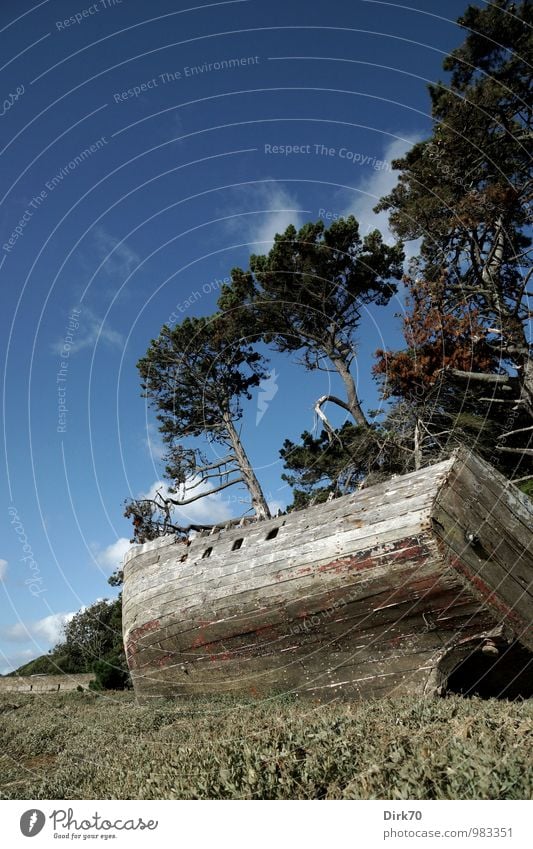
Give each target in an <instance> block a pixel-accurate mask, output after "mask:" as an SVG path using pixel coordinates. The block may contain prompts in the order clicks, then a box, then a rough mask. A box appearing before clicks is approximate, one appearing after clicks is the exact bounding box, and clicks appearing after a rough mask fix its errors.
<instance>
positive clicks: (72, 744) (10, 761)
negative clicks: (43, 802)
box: [0, 692, 533, 799]
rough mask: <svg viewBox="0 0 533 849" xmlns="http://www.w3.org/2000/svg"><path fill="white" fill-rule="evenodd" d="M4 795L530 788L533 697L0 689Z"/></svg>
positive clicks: (295, 794)
mask: <svg viewBox="0 0 533 849" xmlns="http://www.w3.org/2000/svg"><path fill="white" fill-rule="evenodd" d="M0 714H1V716H2V723H1V731H0V745H1V751H2V755H1V757H0V776H1V778H0V798H1V799H55V798H57V799H316V798H320V799H363V798H364V799H474V798H481V799H496V798H498V799H530V798H531V797H532V795H533V762H532V760H531V741H532V738H533V702H531V701H528V702H505V701H481V700H479V699H461V698H459V697H454V698H449V699H438V700H434V701H430V700H413V699H410V698H404V699H399V700H395V701H392V700H384V701H379V702H375V701H374V702H367V703H362V704H353V703H352V704H340V703H337V702H336V703H331V704H319V703H316V702H309V703H300V702H299V701H296V700H291V699H290V698H288V697H286V696H285V697H283V696H282V697H280V698H277V699H272V700H270V701H266V702H254V703H252V702H242V701H240V702H237V701H235V700H231V699H228V698H217V699H215V698H211V699H195V700H177V701H176V702H172V703H170V702H163V701H157V702H154V703H152V704H151V705H149V706H147V707H139V706H137V705H136V704H135V701H134V698H133V696H132V694H131V693H112V694H111V693H107V694H98V693H92V692H85V693H77V692H72V693H64V694H60V693H58V694H57V695H56V694H51V695H46V696H43V697H38V696H34V697H32V696H21V695H20V694H15V693H11V694H6V695H3V696H0Z"/></svg>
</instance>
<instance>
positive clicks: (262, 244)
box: [226, 182, 308, 254]
mask: <svg viewBox="0 0 533 849" xmlns="http://www.w3.org/2000/svg"><path fill="white" fill-rule="evenodd" d="M230 197H231V199H230V201H229V203H228V204H227V206H226V215H227V214H228V210H229V211H230V212H231V211H233V212H234V213H238V212H241V213H243V214H242V215H241V216H239V217H238V218H231V219H229V220H228V221H227V222H226V229H227V231H228V233H229V234H231V235H232V236H236V235H238V236H239V240H240V241H243V242H250V243H251V244H250V253H257V254H264V253H268V251H269V250H270V248H271V247H272V245H273V243H274V236H275V235H276V233H284V232H285V230H286V229H287V227H288V226H289V224H294V226H295V227H297V228H298V227H299V226H301V225H302V224H303V222H304V220H305V219H306V218H307V217H308V215H307V214H306V213H305V211H302V210H301V209H300V206H301V205H300V204H299V203H298V201H297V199H296V198H295V197H293V196H292V195H291V194H290V192H289V191H288V190H287V189H286V188H285V187H284V186H283V185H281V184H279V183H274V182H272V183H260V184H257V185H253V186H240V187H238V188H236V189H235V190H234V191H233V193H232V195H231V196H230ZM250 212H252V213H254V214H252V215H250V214H244V213H250ZM255 213H257V214H255Z"/></svg>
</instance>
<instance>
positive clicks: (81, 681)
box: [0, 672, 94, 694]
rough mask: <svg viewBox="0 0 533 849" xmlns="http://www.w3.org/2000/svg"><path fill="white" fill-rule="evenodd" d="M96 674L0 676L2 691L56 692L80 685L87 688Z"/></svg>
mask: <svg viewBox="0 0 533 849" xmlns="http://www.w3.org/2000/svg"><path fill="white" fill-rule="evenodd" d="M93 678H94V674H93V673H92V672H87V673H84V674H80V675H27V676H26V675H25V676H21V677H19V678H14V677H13V678H0V694H1V693H54V692H56V693H57V692H58V690H59V691H64V690H75V689H76V687H78V686H80V687H83V688H84V689H87V687H88V686H89V681H92V680H93Z"/></svg>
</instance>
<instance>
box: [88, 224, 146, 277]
mask: <svg viewBox="0 0 533 849" xmlns="http://www.w3.org/2000/svg"><path fill="white" fill-rule="evenodd" d="M94 239H95V243H96V250H97V252H98V255H99V257H100V259H101V260H104V264H103V266H102V268H103V270H104V271H105V273H106V274H107V275H108V276H109V277H113V278H117V277H120V278H121V279H123V278H126V277H128V275H130V274H131V272H132V271H134V270H135V269H136V268H137V266H138V265H139V263H140V261H141V260H140V257H139V255H138V254H137V253H136V252H135V251H134V250H133V249H132V248H130V247H129V245H128V244H127V243H126V242H122V243H121V242H120V239H116V238H115V237H114V236H112V235H111V234H110V233H108V232H107V231H106V230H105V229H104V228H103V227H96V228H95V230H94Z"/></svg>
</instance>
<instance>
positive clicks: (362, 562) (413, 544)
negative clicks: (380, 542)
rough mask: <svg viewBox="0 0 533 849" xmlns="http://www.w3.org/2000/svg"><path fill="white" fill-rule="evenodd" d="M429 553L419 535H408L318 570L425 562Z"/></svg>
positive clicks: (358, 569)
mask: <svg viewBox="0 0 533 849" xmlns="http://www.w3.org/2000/svg"><path fill="white" fill-rule="evenodd" d="M429 554H430V552H429V550H428V549H427V547H426V546H425V545H421V544H420V541H419V538H418V537H406V538H405V539H402V540H400V541H398V542H396V543H394V544H393V545H391V546H389V547H387V548H386V549H385V550H383V549H382V548H380V547H379V546H377V547H374V548H369V549H366V550H364V551H360V552H358V553H357V554H354V555H351V556H349V557H340V558H338V559H337V560H332V561H331V562H330V563H324V564H323V565H322V566H319V567H318V571H319V572H329V571H333V572H336V573H338V574H340V573H341V572H349V571H353V570H355V571H357V572H362V571H364V570H365V569H372V568H376V567H378V566H383V565H385V564H388V563H390V561H393V562H400V563H401V562H402V561H409V562H412V563H416V562H423V561H424V560H425V559H426V558H427V557H428V555H429Z"/></svg>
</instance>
